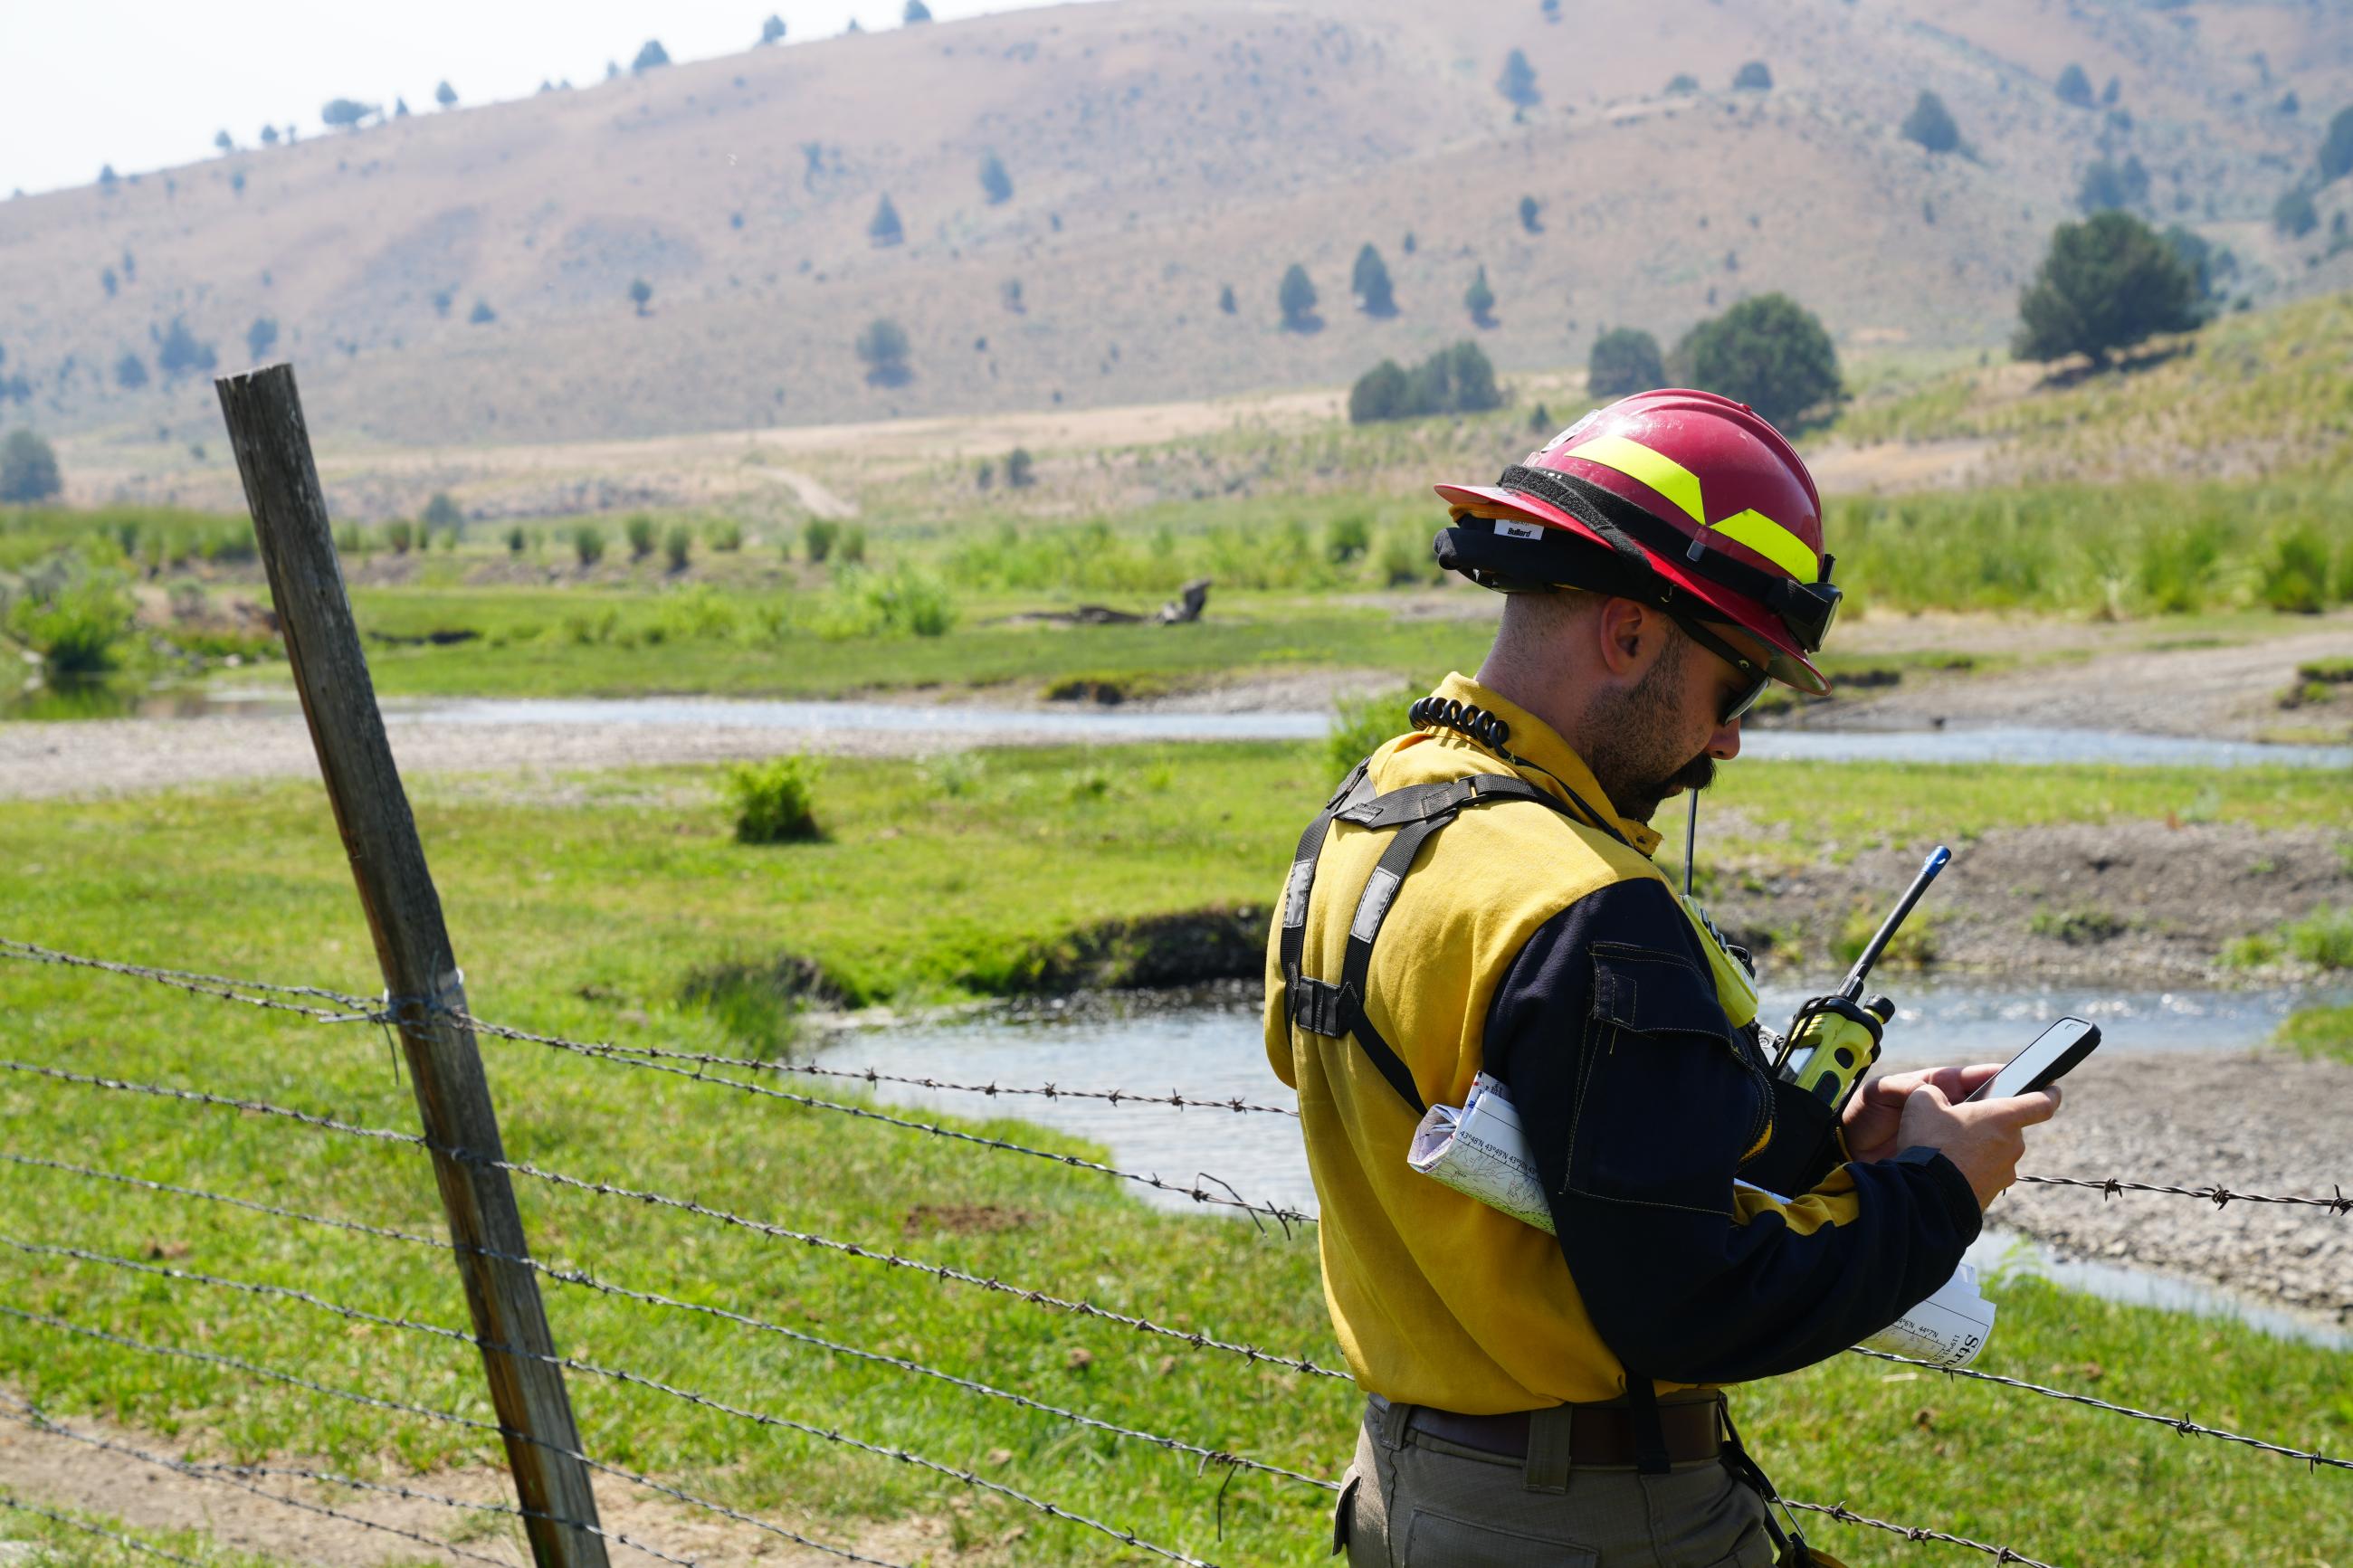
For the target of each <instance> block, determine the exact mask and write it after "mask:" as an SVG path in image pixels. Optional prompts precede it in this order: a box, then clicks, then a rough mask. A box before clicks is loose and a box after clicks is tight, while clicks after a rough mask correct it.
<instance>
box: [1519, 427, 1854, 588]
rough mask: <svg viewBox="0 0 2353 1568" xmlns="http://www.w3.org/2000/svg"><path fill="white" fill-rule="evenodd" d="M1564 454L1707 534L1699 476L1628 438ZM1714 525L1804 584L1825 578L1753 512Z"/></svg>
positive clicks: (1815, 562) (1780, 530)
mask: <svg viewBox="0 0 2353 1568" xmlns="http://www.w3.org/2000/svg"><path fill="white" fill-rule="evenodd" d="M1563 455H1564V456H1566V457H1571V458H1584V459H1585V460H1586V461H1587V462H1588V463H1598V464H1599V465H1600V466H1601V467H1603V468H1615V469H1617V470H1618V471H1619V472H1620V473H1621V474H1623V475H1625V476H1626V477H1627V478H1628V479H1634V480H1637V481H1639V482H1641V483H1642V484H1646V485H1648V486H1650V487H1651V489H1654V490H1656V491H1658V492H1659V493H1660V494H1661V495H1662V496H1664V497H1666V498H1667V500H1671V501H1672V502H1673V503H1674V504H1675V505H1677V506H1679V507H1681V508H1683V515H1684V516H1686V517H1688V518H1690V519H1691V520H1692V521H1694V522H1695V523H1697V524H1699V525H1700V527H1701V528H1702V529H1703V530H1704V529H1706V528H1707V527H1708V526H1709V523H1708V521H1707V501H1706V500H1705V498H1704V496H1703V495H1702V494H1701V493H1700V484H1699V476H1698V475H1697V474H1694V473H1693V472H1692V471H1691V470H1690V469H1689V468H1684V467H1683V465H1682V464H1681V463H1678V462H1676V461H1675V460H1674V459H1673V458H1670V457H1668V456H1667V455H1666V454H1665V453H1663V452H1660V451H1655V450H1653V449H1652V448H1651V447H1645V446H1643V445H1642V444H1641V442H1640V441H1635V440H1630V439H1629V438H1628V437H1624V436H1596V437H1594V438H1593V439H1592V440H1590V441H1588V442H1586V443H1585V444H1584V445H1582V446H1579V447H1570V448H1569V449H1568V451H1567V452H1566V453H1565V454H1563ZM1714 526H1715V531H1717V532H1718V533H1721V534H1723V535H1724V536H1725V538H1726V539H1729V540H1731V541H1732V542H1734V543H1736V544H1745V545H1746V546H1747V547H1748V548H1749V549H1751V550H1753V551H1755V552H1757V554H1759V555H1762V556H1763V557H1765V559H1766V560H1767V561H1770V562H1771V563H1773V564H1774V565H1776V566H1778V567H1779V568H1780V569H1781V570H1782V571H1784V572H1787V573H1788V574H1789V575H1790V576H1792V577H1795V578H1796V579H1797V580H1798V581H1799V582H1800V583H1810V582H1813V581H1814V580H1815V579H1816V578H1818V577H1820V575H1821V562H1820V560H1819V559H1817V558H1816V556H1815V554H1814V552H1813V550H1812V549H1811V547H1810V546H1809V545H1808V544H1807V543H1806V542H1805V541H1804V540H1802V539H1799V537H1798V536H1797V535H1796V534H1794V533H1792V532H1790V531H1788V529H1786V528H1784V527H1782V526H1781V525H1780V524H1779V523H1778V522H1776V521H1773V520H1772V519H1771V518H1769V517H1767V516H1766V515H1765V514H1764V513H1763V512H1761V511H1758V510H1756V509H1755V508H1754V507H1751V508H1750V509H1749V510H1746V511H1740V512H1735V513H1734V514H1733V515H1732V516H1730V517H1727V518H1725V520H1724V521H1722V522H1719V523H1716V524H1715V525H1714Z"/></svg>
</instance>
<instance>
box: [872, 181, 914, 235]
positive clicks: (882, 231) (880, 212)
mask: <svg viewBox="0 0 2353 1568" xmlns="http://www.w3.org/2000/svg"><path fill="white" fill-rule="evenodd" d="M866 237H867V238H868V239H869V240H870V241H871V242H872V243H873V244H875V245H896V244H898V243H899V242H900V241H901V240H902V239H904V238H906V237H907V233H906V230H905V229H903V228H902V227H901V226H899V209H898V208H897V207H895V206H892V205H891V196H890V194H889V193H888V192H885V193H884V194H883V196H882V199H881V201H879V202H877V203H875V204H874V216H873V217H871V219H869V220H868V221H867V225H866Z"/></svg>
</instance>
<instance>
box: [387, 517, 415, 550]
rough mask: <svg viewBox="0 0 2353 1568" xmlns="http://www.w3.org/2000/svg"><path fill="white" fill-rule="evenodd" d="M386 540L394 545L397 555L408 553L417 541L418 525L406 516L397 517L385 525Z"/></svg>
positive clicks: (393, 548)
mask: <svg viewBox="0 0 2353 1568" xmlns="http://www.w3.org/2000/svg"><path fill="white" fill-rule="evenodd" d="M384 542H385V543H386V544H389V545H391V546H392V552H393V553H394V554H395V555H406V554H407V553H408V551H409V547H410V546H411V545H414V544H415V543H416V542H417V525H416V524H415V523H413V522H411V521H408V520H407V519H406V518H405V517H396V518H394V519H393V520H392V521H390V522H387V523H385V525H384Z"/></svg>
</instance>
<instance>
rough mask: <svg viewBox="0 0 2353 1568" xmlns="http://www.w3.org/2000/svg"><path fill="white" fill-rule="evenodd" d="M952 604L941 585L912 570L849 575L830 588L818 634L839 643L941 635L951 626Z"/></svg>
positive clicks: (953, 620) (953, 613)
mask: <svg viewBox="0 0 2353 1568" xmlns="http://www.w3.org/2000/svg"><path fill="white" fill-rule="evenodd" d="M955 622H956V608H955V598H954V597H953V596H952V595H950V594H949V592H948V589H947V585H946V584H944V583H943V582H941V581H940V580H939V579H938V578H936V577H934V576H932V575H931V574H928V573H924V572H921V571H918V570H916V569H915V568H913V567H912V566H901V567H898V568H897V569H895V570H893V571H891V572H888V573H881V572H868V571H864V570H850V571H846V572H844V573H843V574H841V576H840V577H839V579H837V580H836V581H835V583H834V587H833V595H832V599H831V601H830V602H829V603H828V605H826V607H825V609H824V611H823V612H822V613H821V614H820V615H819V616H818V625H817V630H818V636H820V637H828V638H832V639H835V640H837V641H838V640H841V639H845V638H849V637H892V636H902V635H912V636H914V637H941V636H944V635H945V634H946V633H947V632H948V631H949V630H950V629H952V628H953V627H954V626H955Z"/></svg>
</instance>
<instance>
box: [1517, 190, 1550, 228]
mask: <svg viewBox="0 0 2353 1568" xmlns="http://www.w3.org/2000/svg"><path fill="white" fill-rule="evenodd" d="M1520 226H1521V227H1522V228H1524V229H1525V230H1527V231H1528V232H1529V233H1530V234H1542V233H1543V232H1544V204H1543V203H1542V202H1540V201H1538V200H1536V199H1535V197H1534V196H1522V197H1521V198H1520Z"/></svg>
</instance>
